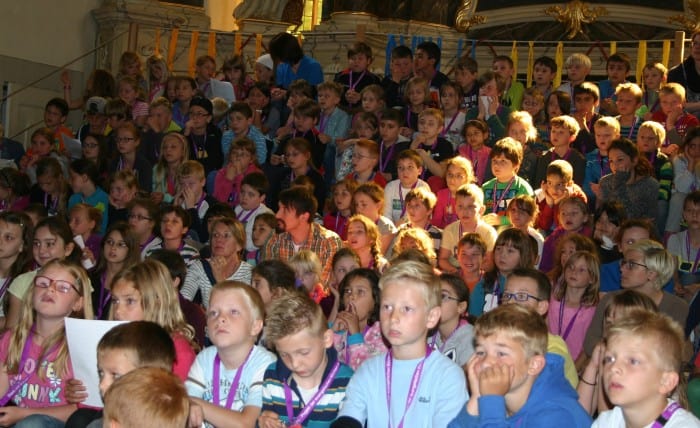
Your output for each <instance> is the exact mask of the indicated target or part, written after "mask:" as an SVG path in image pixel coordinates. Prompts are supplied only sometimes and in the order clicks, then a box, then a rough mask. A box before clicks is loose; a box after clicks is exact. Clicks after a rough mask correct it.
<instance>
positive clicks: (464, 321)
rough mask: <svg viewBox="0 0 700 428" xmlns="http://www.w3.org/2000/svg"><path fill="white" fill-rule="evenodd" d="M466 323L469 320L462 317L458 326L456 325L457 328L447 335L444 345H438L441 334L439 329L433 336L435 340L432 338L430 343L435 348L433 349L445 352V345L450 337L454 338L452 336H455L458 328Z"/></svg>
mask: <svg viewBox="0 0 700 428" xmlns="http://www.w3.org/2000/svg"><path fill="white" fill-rule="evenodd" d="M465 324H467V321H466V320H463V319H462V320H459V323H457V327H455V329H454V330H452V333H450V335H449V336H447V338H446V339H445V340H444V341H443V342H442V346H440V347H438V346H437V340H438V336H439V335H440V332H439V331H437V332H435V336H433V340H432V341H431V343H430V347H431V348H433V349H437V350H438V351H440V352H441V353H442V352H444V351H445V345H447V342H449V341H450V339H452V336H454V335H455V333H457V330H459V329H460V328H461V327H462V326H464V325H465Z"/></svg>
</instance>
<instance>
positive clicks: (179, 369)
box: [171, 333, 196, 382]
mask: <svg viewBox="0 0 700 428" xmlns="http://www.w3.org/2000/svg"><path fill="white" fill-rule="evenodd" d="M171 337H172V338H173V344H174V345H175V362H174V363H173V374H174V375H175V376H177V377H179V378H180V379H182V381H183V382H184V381H186V380H187V374H188V373H189V372H190V367H192V363H194V359H195V357H196V355H195V353H194V349H192V345H190V341H189V340H187V338H185V336H183V335H181V334H180V333H174V334H172V335H171Z"/></svg>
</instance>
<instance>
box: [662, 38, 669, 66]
mask: <svg viewBox="0 0 700 428" xmlns="http://www.w3.org/2000/svg"><path fill="white" fill-rule="evenodd" d="M670 58H671V41H670V40H664V43H663V46H662V48H661V64H663V65H664V67H668V61H669V59H670Z"/></svg>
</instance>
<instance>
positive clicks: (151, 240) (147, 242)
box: [139, 234, 156, 251]
mask: <svg viewBox="0 0 700 428" xmlns="http://www.w3.org/2000/svg"><path fill="white" fill-rule="evenodd" d="M154 239H156V235H154V234H151V236H150V237H149V238H148V241H146V242H144V243H143V245H139V247H141V251H143V249H144V248H146V247H147V246H148V244H150V243H151V242H153V240H154Z"/></svg>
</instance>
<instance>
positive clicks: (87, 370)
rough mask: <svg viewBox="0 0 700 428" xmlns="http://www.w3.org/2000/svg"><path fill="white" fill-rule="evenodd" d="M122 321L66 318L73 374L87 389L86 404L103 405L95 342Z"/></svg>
mask: <svg viewBox="0 0 700 428" xmlns="http://www.w3.org/2000/svg"><path fill="white" fill-rule="evenodd" d="M119 324H124V321H100V320H81V319H76V318H66V338H67V340H68V351H69V352H70V358H71V363H72V364H73V376H74V377H75V379H78V380H80V381H81V382H83V384H84V385H85V388H86V389H87V393H88V396H87V399H86V400H85V401H84V402H83V404H85V405H86V406H92V407H103V403H102V397H100V379H99V377H98V376H97V344H98V343H99V341H100V339H102V336H104V335H105V333H107V332H108V331H109V330H111V329H112V328H113V327H115V326H118V325H119Z"/></svg>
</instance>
